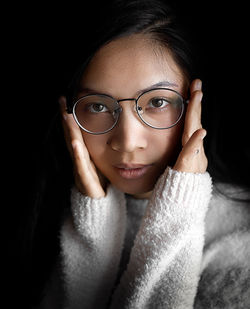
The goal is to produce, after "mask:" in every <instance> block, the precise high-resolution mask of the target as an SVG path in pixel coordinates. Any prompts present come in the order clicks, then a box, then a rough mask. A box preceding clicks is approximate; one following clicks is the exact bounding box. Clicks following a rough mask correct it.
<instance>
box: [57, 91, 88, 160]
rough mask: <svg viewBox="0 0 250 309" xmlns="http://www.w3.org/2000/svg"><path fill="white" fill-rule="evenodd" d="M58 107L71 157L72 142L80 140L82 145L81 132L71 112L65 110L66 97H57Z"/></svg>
mask: <svg viewBox="0 0 250 309" xmlns="http://www.w3.org/2000/svg"><path fill="white" fill-rule="evenodd" d="M59 103H60V109H61V114H62V126H63V130H64V135H65V140H66V144H67V147H68V150H69V152H70V154H71V156H72V157H73V144H74V141H78V142H80V143H81V144H82V145H83V144H84V142H83V138H82V133H81V130H80V128H79V126H78V125H77V123H76V121H75V119H74V117H73V115H72V114H68V112H67V104H66V98H65V97H60V98H59Z"/></svg>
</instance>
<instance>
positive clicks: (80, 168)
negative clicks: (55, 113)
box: [59, 97, 105, 198]
mask: <svg viewBox="0 0 250 309" xmlns="http://www.w3.org/2000/svg"><path fill="white" fill-rule="evenodd" d="M59 103H60V107H61V114H62V125H63V129H64V136H65V140H66V144H67V148H68V150H69V152H70V155H71V158H72V161H73V166H74V177H75V185H76V187H77V189H78V190H79V191H80V192H81V193H82V194H84V195H87V196H89V197H91V198H101V197H104V196H105V192H104V189H103V186H102V185H104V177H103V176H102V175H101V174H100V173H98V171H97V169H96V167H95V165H94V163H93V162H92V161H91V159H90V156H89V152H88V150H87V148H86V146H85V143H84V140H83V137H82V133H81V129H80V128H79V126H78V125H77V123H76V122H75V120H74V117H73V115H72V114H68V113H67V111H66V98H65V97H60V99H59Z"/></svg>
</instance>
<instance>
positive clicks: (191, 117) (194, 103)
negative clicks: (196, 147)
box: [182, 80, 203, 146]
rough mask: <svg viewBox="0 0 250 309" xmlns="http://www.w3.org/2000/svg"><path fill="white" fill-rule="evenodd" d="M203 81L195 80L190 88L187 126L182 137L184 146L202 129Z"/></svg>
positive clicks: (185, 125) (186, 118)
mask: <svg viewBox="0 0 250 309" xmlns="http://www.w3.org/2000/svg"><path fill="white" fill-rule="evenodd" d="M200 87H201V81H200V80H195V81H194V82H193V83H192V84H191V87H190V90H191V97H190V101H189V103H188V107H187V112H186V115H185V124H184V130H183V136H182V145H183V146H184V145H185V144H186V143H187V141H188V140H189V139H190V137H191V136H192V135H193V133H194V132H195V131H196V130H198V129H200V128H202V125H201V100H202V96H203V93H202V91H201V88H200Z"/></svg>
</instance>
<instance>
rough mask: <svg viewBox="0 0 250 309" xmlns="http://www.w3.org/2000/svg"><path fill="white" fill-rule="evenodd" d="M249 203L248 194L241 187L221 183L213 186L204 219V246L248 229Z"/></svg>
mask: <svg viewBox="0 0 250 309" xmlns="http://www.w3.org/2000/svg"><path fill="white" fill-rule="evenodd" d="M242 200H246V201H245V202H243V201H242ZM247 200H248V201H247ZM249 201H250V192H247V191H246V190H244V189H243V188H241V187H236V186H233V185H229V184H223V183H218V184H215V185H214V187H213V193H212V198H211V200H210V203H209V208H208V212H207V215H206V219H205V246H208V245H209V244H211V243H212V242H214V241H216V240H218V239H220V238H222V237H225V236H227V235H230V234H232V233H235V232H237V231H240V230H247V229H249V228H250V202H249Z"/></svg>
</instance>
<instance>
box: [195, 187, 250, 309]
mask: <svg viewBox="0 0 250 309" xmlns="http://www.w3.org/2000/svg"><path fill="white" fill-rule="evenodd" d="M217 188H219V191H222V190H223V192H224V193H226V195H229V196H231V197H233V199H232V198H229V197H227V196H226V195H223V194H221V193H220V192H219V191H218V190H216V189H215V190H214V192H213V197H212V199H211V201H210V205H209V209H208V213H207V216H206V228H205V245H204V252H203V260H202V265H201V279H200V282H199V288H198V294H197V299H196V307H195V308H232V309H233V308H235V309H236V308H237V309H238V308H246V307H247V306H249V305H250V297H249V291H248V290H249V286H250V205H249V203H247V202H240V201H237V199H241V198H244V199H246V198H249V193H246V192H243V190H242V189H241V188H236V187H232V186H229V185H224V184H220V185H219V186H217ZM247 195H248V196H247Z"/></svg>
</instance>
